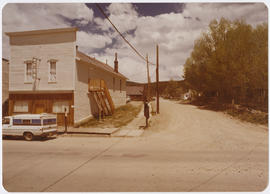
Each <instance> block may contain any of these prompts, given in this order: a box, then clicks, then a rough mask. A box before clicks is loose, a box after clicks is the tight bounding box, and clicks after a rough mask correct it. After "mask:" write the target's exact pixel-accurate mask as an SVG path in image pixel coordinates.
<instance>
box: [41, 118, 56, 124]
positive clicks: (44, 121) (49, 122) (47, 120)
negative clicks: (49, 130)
mask: <svg viewBox="0 0 270 194" xmlns="http://www.w3.org/2000/svg"><path fill="white" fill-rule="evenodd" d="M52 124H56V119H44V120H43V125H52Z"/></svg>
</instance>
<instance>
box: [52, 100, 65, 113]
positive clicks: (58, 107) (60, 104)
mask: <svg viewBox="0 0 270 194" xmlns="http://www.w3.org/2000/svg"><path fill="white" fill-rule="evenodd" d="M65 108H66V110H67V112H68V113H69V102H68V101H56V102H54V103H53V113H65Z"/></svg>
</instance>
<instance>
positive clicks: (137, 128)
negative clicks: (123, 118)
mask: <svg viewBox="0 0 270 194" xmlns="http://www.w3.org/2000/svg"><path fill="white" fill-rule="evenodd" d="M150 119H151V116H150ZM150 119H149V122H150ZM144 127H145V117H144V112H143V108H142V109H141V111H140V112H139V114H138V115H137V116H136V117H135V118H134V119H133V120H132V121H131V122H130V123H128V124H127V125H126V126H123V127H120V128H83V127H79V128H74V127H68V129H67V135H71V136H72V135H95V136H109V137H139V136H141V135H142V134H143V132H144V129H143V128H144ZM64 132H65V128H64V127H59V128H58V134H60V135H63V134H64Z"/></svg>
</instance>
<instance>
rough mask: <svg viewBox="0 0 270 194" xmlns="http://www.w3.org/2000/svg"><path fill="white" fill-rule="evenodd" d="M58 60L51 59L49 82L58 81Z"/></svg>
mask: <svg viewBox="0 0 270 194" xmlns="http://www.w3.org/2000/svg"><path fill="white" fill-rule="evenodd" d="M56 62H57V60H55V59H51V60H49V82H56Z"/></svg>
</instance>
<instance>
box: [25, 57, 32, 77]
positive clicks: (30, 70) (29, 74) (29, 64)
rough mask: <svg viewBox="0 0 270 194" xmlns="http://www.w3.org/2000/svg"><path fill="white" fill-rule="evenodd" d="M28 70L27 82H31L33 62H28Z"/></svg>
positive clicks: (26, 72)
mask: <svg viewBox="0 0 270 194" xmlns="http://www.w3.org/2000/svg"><path fill="white" fill-rule="evenodd" d="M25 65H26V69H25V81H26V82H31V81H32V80H33V77H32V72H33V71H32V62H31V61H26V62H25Z"/></svg>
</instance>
